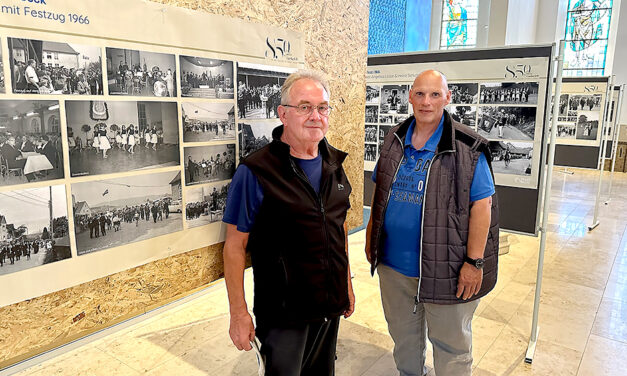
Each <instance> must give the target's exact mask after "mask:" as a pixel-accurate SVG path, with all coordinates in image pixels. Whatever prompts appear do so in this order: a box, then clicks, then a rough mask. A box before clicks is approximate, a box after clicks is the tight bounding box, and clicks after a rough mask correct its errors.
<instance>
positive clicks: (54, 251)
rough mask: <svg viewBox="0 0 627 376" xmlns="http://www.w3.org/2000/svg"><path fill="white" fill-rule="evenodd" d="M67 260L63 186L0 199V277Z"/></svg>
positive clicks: (10, 193) (24, 191)
mask: <svg viewBox="0 0 627 376" xmlns="http://www.w3.org/2000/svg"><path fill="white" fill-rule="evenodd" d="M70 257H72V253H71V251H70V238H69V234H68V220H67V200H66V195H65V185H53V186H49V187H39V188H28V189H21V190H15V191H6V192H3V193H2V194H1V195H0V275H5V274H10V273H14V272H18V271H20V270H25V269H30V268H34V267H37V266H40V265H44V264H50V263H53V262H56V261H60V260H65V259H68V258H70Z"/></svg>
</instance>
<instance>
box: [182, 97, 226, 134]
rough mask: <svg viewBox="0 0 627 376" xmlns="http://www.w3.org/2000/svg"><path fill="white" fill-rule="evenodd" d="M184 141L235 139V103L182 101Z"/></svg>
mask: <svg viewBox="0 0 627 376" xmlns="http://www.w3.org/2000/svg"><path fill="white" fill-rule="evenodd" d="M181 113H182V116H183V141H184V142H202V141H218V140H234V139H235V106H234V105H233V103H203V102H184V103H181Z"/></svg>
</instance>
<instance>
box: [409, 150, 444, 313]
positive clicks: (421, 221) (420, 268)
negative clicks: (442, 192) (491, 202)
mask: <svg viewBox="0 0 627 376" xmlns="http://www.w3.org/2000/svg"><path fill="white" fill-rule="evenodd" d="M452 152H454V150H444V151H441V152H439V153H436V154H435V155H434V156H433V158H431V163H429V168H428V169H427V178H426V179H425V193H424V194H423V196H422V209H421V211H422V213H421V216H420V240H419V244H420V255H419V258H418V289H417V290H416V296H414V314H415V313H416V310H417V309H418V303H419V302H420V285H421V283H422V237H423V235H424V234H423V230H424V226H425V206H426V204H425V203H426V202H427V186H428V185H429V175H431V166H433V163H434V162H435V160H436V158H437V157H438V156H440V155H442V154H444V153H452Z"/></svg>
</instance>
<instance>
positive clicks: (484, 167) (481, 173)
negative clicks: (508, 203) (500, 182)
mask: <svg viewBox="0 0 627 376" xmlns="http://www.w3.org/2000/svg"><path fill="white" fill-rule="evenodd" d="M494 192H495V189H494V180H492V174H491V173H490V167H489V166H488V161H487V160H486V158H485V155H484V154H483V153H481V154H480V155H479V161H477V167H475V174H474V176H473V177H472V183H471V185H470V202H475V201H479V200H482V199H484V198H486V197H490V196H492V195H493V194H494Z"/></svg>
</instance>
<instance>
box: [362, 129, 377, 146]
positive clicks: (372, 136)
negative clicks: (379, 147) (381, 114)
mask: <svg viewBox="0 0 627 376" xmlns="http://www.w3.org/2000/svg"><path fill="white" fill-rule="evenodd" d="M364 133H365V141H366V142H377V126H376V125H366V129H365V132H364Z"/></svg>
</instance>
